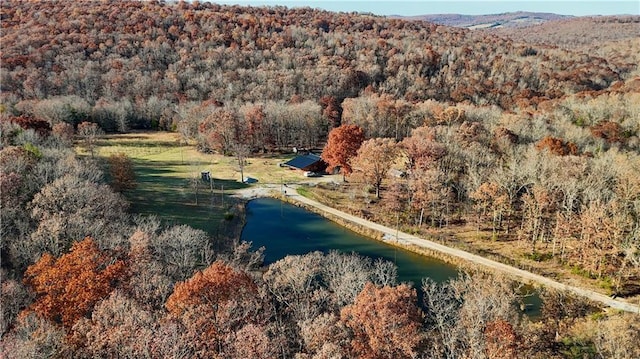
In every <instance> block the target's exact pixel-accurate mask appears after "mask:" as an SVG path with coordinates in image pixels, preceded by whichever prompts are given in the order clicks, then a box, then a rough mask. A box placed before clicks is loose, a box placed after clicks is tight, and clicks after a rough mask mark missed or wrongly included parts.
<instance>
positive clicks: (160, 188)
mask: <svg viewBox="0 0 640 359" xmlns="http://www.w3.org/2000/svg"><path fill="white" fill-rule="evenodd" d="M79 151H80V152H84V151H83V150H82V149H79ZM118 152H122V153H125V154H126V155H127V156H128V157H129V158H131V160H132V161H133V164H134V170H135V173H136V181H137V188H136V189H134V190H131V191H128V192H126V193H125V195H126V197H127V198H128V199H129V201H130V202H131V204H132V207H133V211H134V212H135V213H140V214H145V215H151V214H153V215H156V216H158V217H159V218H161V219H163V220H164V221H166V222H168V223H172V224H188V225H191V226H193V227H194V228H199V229H202V230H205V231H207V232H208V233H210V234H212V235H214V234H217V233H218V232H219V231H220V230H222V227H221V226H222V223H224V218H225V214H226V217H227V218H229V215H228V212H229V210H230V206H231V205H232V203H233V201H232V199H231V198H230V197H229V196H230V195H231V194H233V193H234V192H235V191H236V190H238V189H241V188H246V187H248V186H250V185H246V184H244V183H241V182H240V172H239V170H238V168H237V163H236V162H235V159H234V158H231V157H224V156H220V155H213V154H203V153H200V152H198V151H196V149H195V146H194V145H193V144H184V143H181V142H180V138H179V135H178V134H176V133H167V132H144V133H130V134H117V135H108V136H105V137H103V138H102V139H101V140H100V141H99V142H98V146H97V149H96V155H97V156H99V157H102V158H106V157H108V156H110V155H111V154H114V153H118ZM291 157H292V156H274V157H269V158H249V159H248V163H247V165H246V166H245V171H244V172H245V177H252V178H256V179H258V181H259V182H258V185H259V184H261V183H281V181H285V182H294V181H299V180H300V179H301V174H300V173H298V172H294V171H291V170H288V169H285V168H281V167H279V166H278V163H280V162H283V161H286V160H288V159H289V158H291ZM201 171H210V172H211V176H212V178H213V184H212V185H210V184H209V183H205V182H203V181H199V180H198V181H195V182H197V183H198V195H197V204H196V188H195V186H194V180H196V179H199V178H200V172H201Z"/></svg>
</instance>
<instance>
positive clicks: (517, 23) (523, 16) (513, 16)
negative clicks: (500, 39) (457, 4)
mask: <svg viewBox="0 0 640 359" xmlns="http://www.w3.org/2000/svg"><path fill="white" fill-rule="evenodd" d="M571 17H572V16H570V15H558V14H552V13H543V12H527V11H518V12H508V13H503V14H490V15H462V14H433V15H419V16H410V17H406V18H405V19H411V20H424V21H429V22H433V23H436V24H439V25H446V26H455V27H464V28H470V29H475V28H492V27H499V28H500V27H504V28H513V27H528V26H533V25H539V24H542V23H545V22H547V21H552V20H558V19H565V18H571Z"/></svg>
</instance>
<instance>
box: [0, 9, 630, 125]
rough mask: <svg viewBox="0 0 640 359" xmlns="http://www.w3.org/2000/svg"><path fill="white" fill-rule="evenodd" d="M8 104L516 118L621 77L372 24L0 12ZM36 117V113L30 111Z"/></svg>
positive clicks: (149, 13)
mask: <svg viewBox="0 0 640 359" xmlns="http://www.w3.org/2000/svg"><path fill="white" fill-rule="evenodd" d="M1 11H2V14H1V15H0V16H1V18H2V44H3V49H2V65H1V66H2V70H3V71H2V78H1V81H0V84H1V86H2V87H1V90H2V103H3V106H4V107H5V108H6V109H7V110H8V111H10V112H25V111H29V110H30V109H32V108H34V107H35V108H36V109H38V108H39V107H38V105H39V104H40V103H41V102H42V101H44V100H48V101H49V102H48V103H47V104H48V105H49V107H50V108H51V107H52V108H54V109H52V110H50V111H52V112H55V113H48V114H47V115H48V116H50V117H53V118H62V119H67V120H68V119H71V120H72V121H79V119H80V118H83V117H87V116H88V117H89V118H90V119H91V120H92V121H93V122H101V125H102V127H103V128H106V129H116V128H118V126H117V125H116V124H117V123H118V121H120V122H123V121H125V120H126V121H127V123H128V124H129V125H130V126H131V127H134V128H148V127H152V126H156V125H157V121H158V119H159V118H164V119H165V121H169V122H171V121H172V120H173V119H174V118H175V117H176V116H177V115H176V114H175V112H176V111H177V110H178V111H179V110H180V109H181V108H182V107H183V106H185V105H186V104H188V103H189V102H191V101H194V102H201V101H204V100H211V99H213V100H217V101H221V102H224V103H226V102H230V101H231V102H240V103H243V102H264V101H268V100H274V101H288V100H290V99H291V98H292V97H300V98H302V99H303V100H311V101H315V102H317V101H319V99H320V98H322V97H323V96H331V97H335V98H338V99H340V100H341V99H344V98H347V97H357V96H358V95H360V94H361V93H362V92H363V91H365V90H366V91H367V92H372V93H378V94H386V95H390V96H392V97H393V98H395V99H404V100H407V101H411V102H413V101H420V100H425V99H435V100H438V101H454V102H460V101H467V102H471V103H474V104H479V105H484V104H495V105H498V106H500V107H501V108H504V109H513V108H515V107H516V106H518V105H519V100H520V99H526V100H528V101H533V102H534V103H537V102H539V101H541V100H543V99H547V98H558V97H562V96H564V95H566V94H569V93H575V92H579V91H585V90H602V89H606V88H608V87H609V86H610V85H611V84H612V83H614V82H615V81H619V80H623V79H625V78H626V77H627V76H628V75H629V73H630V72H631V71H634V70H635V69H636V66H637V64H635V63H630V62H629V61H625V59H621V58H606V57H595V56H592V55H590V54H580V55H579V56H576V55H575V54H574V53H572V52H570V51H567V50H550V51H543V50H542V49H540V48H535V47H534V48H530V47H527V46H524V45H518V44H516V43H514V42H512V41H510V40H505V39H503V38H500V37H496V36H493V35H490V34H486V33H480V32H472V31H468V30H463V29H458V28H450V27H445V26H437V25H434V24H430V23H427V22H422V21H402V20H397V19H387V18H383V17H375V16H370V15H354V14H346V13H340V14H335V13H330V12H325V11H319V10H312V9H286V8H284V7H269V8H251V7H249V8H242V7H233V6H218V5H215V4H209V3H199V2H194V3H187V2H181V3H179V4H177V5H175V4H169V3H163V2H153V1H152V2H124V3H122V2H117V1H113V2H110V1H101V2H92V3H91V6H87V5H86V4H81V3H77V2H70V1H48V2H27V1H4V2H3V3H2V5H1ZM34 111H35V109H34Z"/></svg>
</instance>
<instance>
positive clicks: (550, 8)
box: [209, 0, 640, 16]
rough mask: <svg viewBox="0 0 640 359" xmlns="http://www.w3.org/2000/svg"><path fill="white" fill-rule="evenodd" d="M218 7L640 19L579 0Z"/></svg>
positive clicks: (631, 2) (638, 11)
mask: <svg viewBox="0 0 640 359" xmlns="http://www.w3.org/2000/svg"><path fill="white" fill-rule="evenodd" d="M209 1H210V2H214V3H219V4H238V5H251V6H262V5H283V6H287V7H305V6H308V7H311V8H321V9H325V10H330V11H344V12H352V11H357V12H370V13H373V14H376V15H425V14H450V13H455V14H465V15H481V14H499V13H503V12H512V11H536V12H552V13H556V14H562V15H576V16H585V15H618V14H631V15H640V0H622V1H606V0H597V1H581V0H564V1H554V0H536V1H523V0H492V1H490V0H466V1H443V0H436V1H432V0H400V1H389V0H387V1H376V0H294V1H278V0H209Z"/></svg>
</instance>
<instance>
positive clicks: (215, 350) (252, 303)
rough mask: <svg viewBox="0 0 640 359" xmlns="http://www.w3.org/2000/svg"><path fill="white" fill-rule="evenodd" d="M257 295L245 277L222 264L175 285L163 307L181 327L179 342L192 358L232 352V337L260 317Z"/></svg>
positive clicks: (248, 278)
mask: <svg viewBox="0 0 640 359" xmlns="http://www.w3.org/2000/svg"><path fill="white" fill-rule="evenodd" d="M257 292H258V289H257V286H256V284H255V283H254V282H253V279H252V278H251V277H250V276H249V275H248V274H247V273H245V272H242V271H238V270H235V269H233V268H232V267H230V266H228V265H227V264H225V263H223V262H221V261H216V262H214V263H213V264H212V265H210V266H209V267H208V268H206V269H205V270H203V271H202V272H196V274H194V275H193V277H191V278H189V279H187V280H186V281H184V282H180V283H178V284H176V286H175V288H174V290H173V293H172V294H171V296H169V299H167V303H166V307H167V309H168V310H169V313H171V315H172V316H174V317H175V318H177V319H178V320H180V322H181V323H182V325H183V326H184V331H183V334H182V341H184V342H186V343H189V347H190V348H191V350H193V352H192V353H190V355H191V357H195V358H209V357H216V356H217V355H218V354H220V353H222V352H225V351H228V350H231V347H232V346H233V344H232V343H230V339H231V338H233V337H234V333H235V332H237V331H239V330H241V329H242V327H243V326H245V325H248V324H250V323H255V322H257V321H259V318H260V317H261V313H260V312H261V308H260V304H259V301H258V300H257V299H258V295H257Z"/></svg>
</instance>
